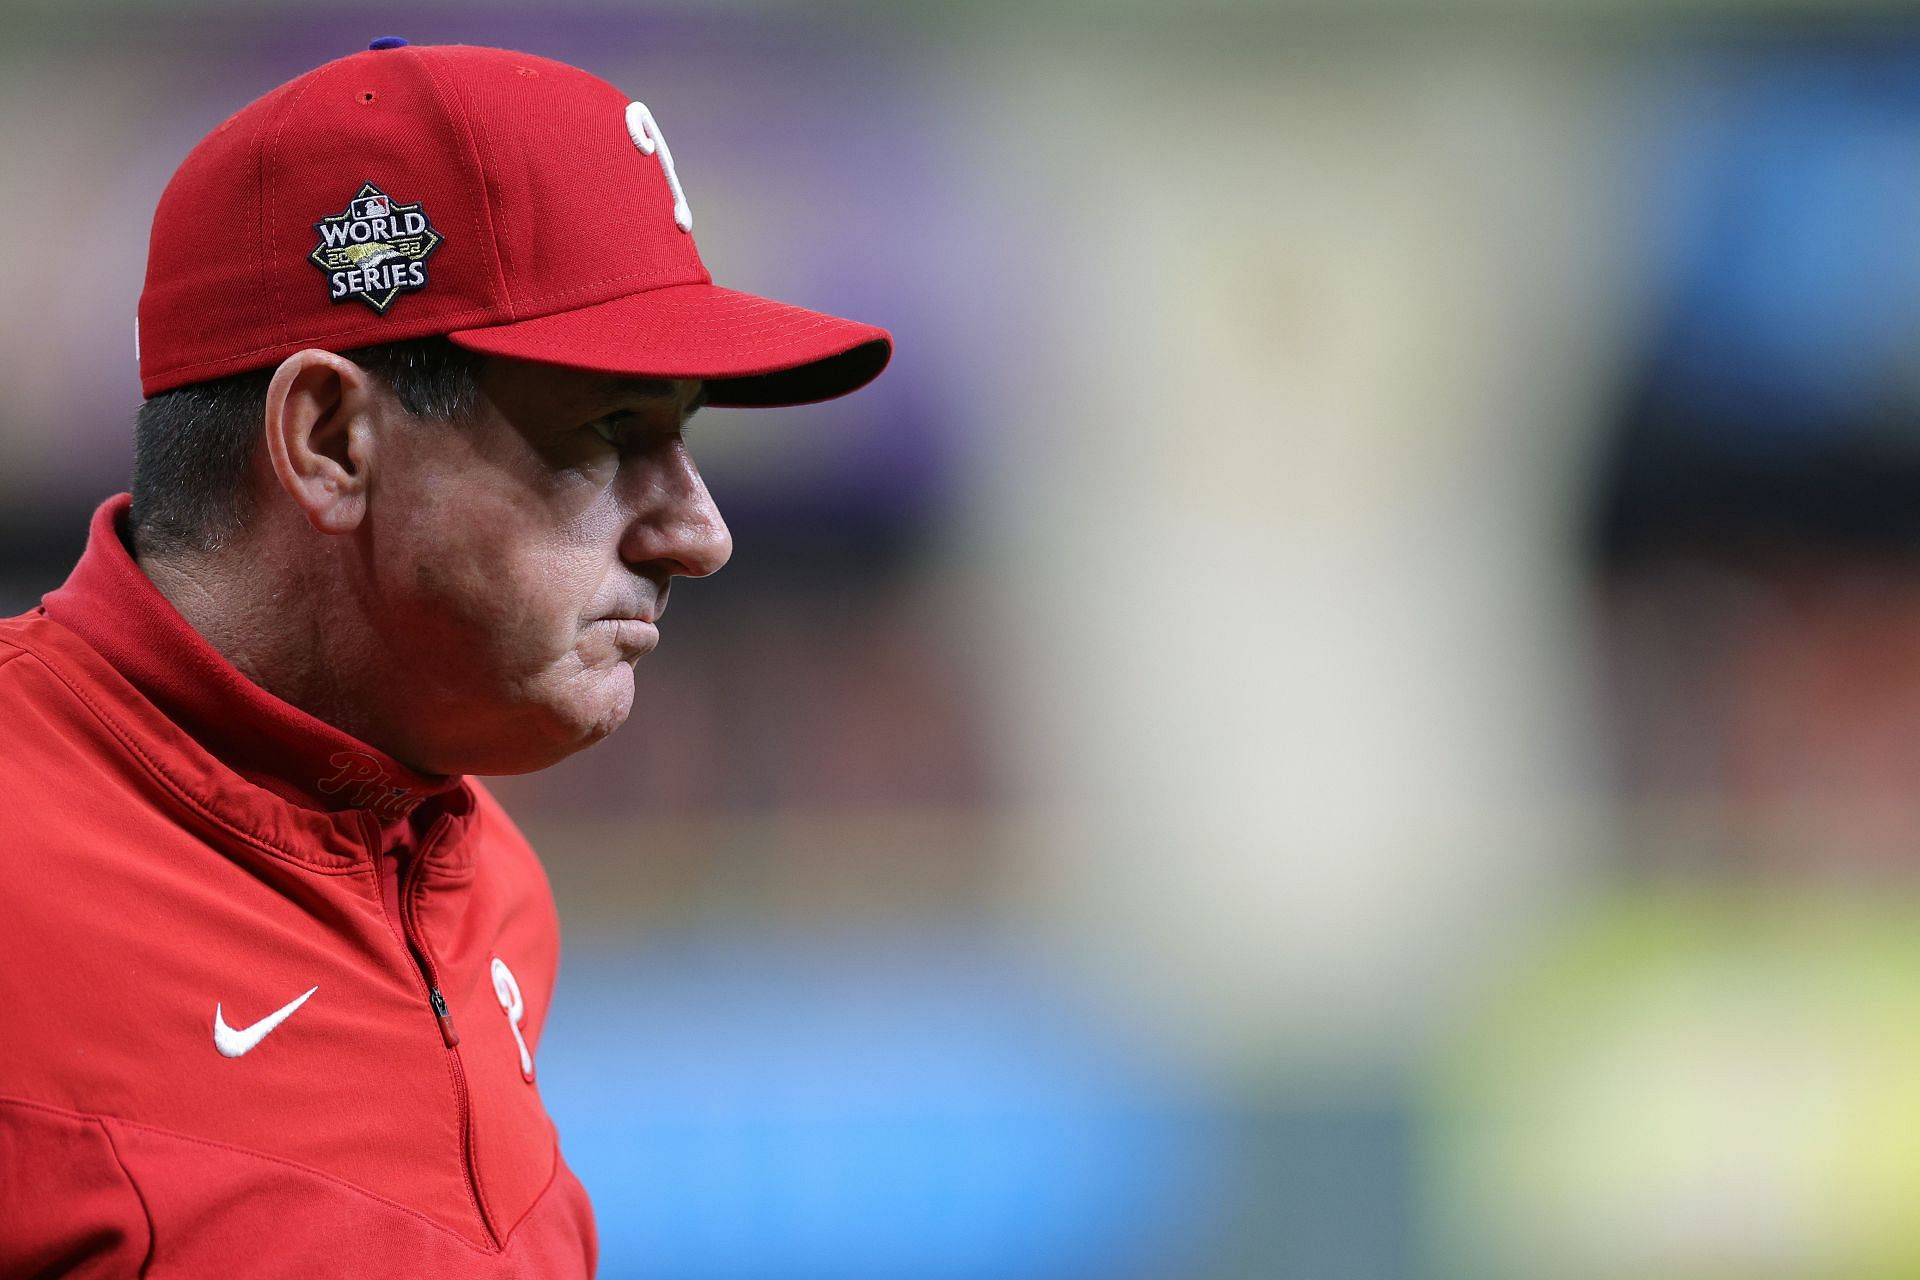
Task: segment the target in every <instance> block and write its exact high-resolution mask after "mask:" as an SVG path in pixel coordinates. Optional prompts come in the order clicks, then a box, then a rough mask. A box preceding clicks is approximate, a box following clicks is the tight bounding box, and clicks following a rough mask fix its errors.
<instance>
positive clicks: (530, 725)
mask: <svg viewBox="0 0 1920 1280" xmlns="http://www.w3.org/2000/svg"><path fill="white" fill-rule="evenodd" d="M604 677H605V678H604V679H603V680H602V681H600V682H597V687H595V688H594V689H592V690H591V691H590V692H589V691H588V690H583V689H574V690H570V691H569V692H570V693H571V694H572V696H571V697H569V698H566V699H564V700H560V701H557V702H553V703H546V704H543V705H541V706H539V707H537V708H535V709H532V714H528V715H522V716H519V717H516V718H515V720H514V722H513V723H512V724H511V725H510V726H503V727H502V728H501V729H500V730H498V731H497V732H495V733H493V734H490V735H488V738H487V740H486V741H485V742H484V743H479V744H475V745H474V746H473V748H472V750H471V752H470V753H469V758H470V759H471V760H472V761H473V763H471V764H467V765H466V766H464V767H462V768H458V769H453V770H445V771H444V772H454V773H478V774H484V775H487V776H492V777H503V776H506V775H509V774H518V773H535V772H538V771H539V770H541V769H545V768H547V767H548V766H549V765H555V764H558V763H560V762H561V761H562V760H565V759H566V758H567V757H568V756H571V755H575V754H577V753H579V752H582V751H585V750H586V749H587V748H588V747H591V746H593V745H594V744H596V743H598V742H600V741H601V740H603V739H605V738H606V737H608V736H609V735H611V734H612V733H613V731H614V730H616V729H618V728H619V727H620V726H621V725H623V724H625V723H626V722H627V717H628V716H629V715H630V714H632V712H633V668H631V667H629V666H627V665H625V664H624V663H623V664H621V665H620V667H619V669H618V671H615V672H608V673H604Z"/></svg>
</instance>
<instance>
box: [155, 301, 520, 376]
mask: <svg viewBox="0 0 1920 1280" xmlns="http://www.w3.org/2000/svg"><path fill="white" fill-rule="evenodd" d="M492 314H493V313H492V310H491V308H469V309H468V310H466V311H456V312H455V313H454V314H453V315H452V316H450V317H448V318H447V319H445V320H441V321H436V322H435V323H436V326H439V327H436V328H435V329H434V330H433V332H434V333H435V334H440V333H446V332H448V331H450V330H452V329H460V328H465V327H466V326H465V325H464V324H462V323H461V322H462V321H465V320H468V319H479V320H489V319H491V318H492ZM367 323H368V322H367V321H365V320H362V321H360V322H359V323H358V324H355V325H353V326H351V327H349V328H346V329H333V330H330V331H329V332H326V333H310V334H307V335H306V336H304V337H301V338H297V339H296V338H282V339H281V340H280V341H278V342H269V343H268V344H267V345H266V346H264V347H254V348H253V349H251V350H249V351H229V352H227V353H226V354H225V355H221V356H215V357H214V358H213V359H211V360H195V361H194V362H193V363H192V364H174V365H168V366H167V367H166V368H164V369H161V370H159V371H158V372H156V373H155V374H154V375H153V377H155V378H164V377H166V376H168V375H169V374H175V373H186V372H188V371H189V370H193V369H207V368H211V367H212V366H214V365H217V364H225V363H227V362H228V361H229V360H245V359H247V358H249V357H251V356H257V355H260V354H262V353H264V352H268V351H278V350H279V349H280V348H281V347H284V346H288V345H291V344H293V343H295V342H301V343H309V342H325V341H326V340H327V339H329V338H338V337H340V336H342V335H343V334H349V333H360V332H362V331H363V330H364V327H365V325H366V324H367ZM377 340H378V339H377V338H370V339H369V341H377ZM387 341H389V342H403V341H405V339H403V338H389V339H387Z"/></svg>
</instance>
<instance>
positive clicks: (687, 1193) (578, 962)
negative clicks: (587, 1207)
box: [540, 930, 1224, 1280]
mask: <svg viewBox="0 0 1920 1280" xmlns="http://www.w3.org/2000/svg"><path fill="white" fill-rule="evenodd" d="M1150 1061H1151V1055H1149V1054H1145V1053H1143V1052H1142V1047H1141V1046H1139V1045H1137V1044H1130V1043H1128V1042H1127V1039H1126V1037H1124V1036H1122V1035H1120V1034H1119V1033H1117V1032H1116V1031H1115V1030H1114V1029H1113V1028H1112V1027H1111V1026H1110V1025H1106V1024H1105V1023H1104V1022H1103V1020H1102V1019H1101V1018H1100V1017H1099V1016H1097V1014H1096V1013H1095V1012H1094V1011H1093V1010H1092V1009H1091V1008H1090V1007H1089V1004H1088V1001H1087V1000H1086V998H1085V997H1084V996H1080V995H1077V994H1076V993H1075V992H1074V991H1073V989H1072V988H1071V987H1069V986H1067V985H1064V984H1062V983H1061V982H1059V981H1058V980H1056V979H1054V978H1053V977H1051V976H1049V975H1048V974H1047V973H1046V972H1045V970H1044V968H1043V967H1042V966H1041V965H1039V964H1038V963H1037V962H1036V961H1035V960H1033V959H1032V958H1031V957H1028V956H1022V955H1020V954H1018V953H1016V952H1014V951H1012V950H1009V949H1006V948H1004V947H1000V946H997V945H996V944H994V943H993V942H992V941H990V940H987V939H984V938H982V937H980V936H977V935H976V936H960V935H949V936H933V937H928V936H926V935H924V934H923V935H920V936H917V937H913V938H906V937H902V936H899V935H898V934H897V933H892V932H882V933H881V934H869V935H868V936H866V937H864V938H861V937H857V936H856V937H848V936H844V935H836V936H835V937H833V938H832V939H830V940H824V939H820V938H817V937H813V938H810V937H806V936H803V935H797V934H794V935H787V936H777V935H776V936H769V935H767V934H765V933H764V932H761V931H758V930H756V931H753V932H751V933H747V932H733V931H722V930H716V931H711V932H705V933H699V934H690V935H686V936H683V937H680V938H677V939H674V940H670V941H665V942H660V943H656V944H651V945H647V946H643V947H638V948H634V949H631V950H629V949H622V948H614V947H606V946H598V947H593V948H583V949H576V950H574V951H572V952H570V953H569V955H568V956H567V958H566V962H565V969H564V976H563V978H562V983H561V987H560V992H559V995H558V997H557V998H556V1002H555V1007H554V1013H553V1018H552V1020H551V1022H550V1024H549V1025H548V1027H547V1030H546V1032H545V1037H544V1040H543V1042H542V1045H541V1057H540V1073H541V1090H542V1093H543V1095H544V1096H545V1098H546V1101H547V1105H548V1107H549V1108H550V1110H551V1111H552V1114H553V1116H554V1119H555V1123H556V1124H557V1125H558V1126H559V1129H560V1133H561V1140H562V1144H563V1148H564V1150H565V1152H566V1155H567V1159H568V1161H569V1163H570V1164H571V1165H572V1167H573V1169H574V1170H575V1172H576V1173H578V1174H579V1176H580V1178H581V1180H582V1181H583V1182H584V1183H585V1184H586V1185H587V1188H588V1190H589V1191H590V1192H591V1193H592V1195H593V1199H594V1204H595V1207H596V1211H597V1213H598V1215H599V1222H600V1231H601V1247H602V1267H601V1275H602V1276H603V1277H606V1278H607V1280H619V1278H620V1277H624V1276H641V1275H645V1276H648V1277H652V1278H654V1280H720V1278H721V1277H725V1278H727V1280H744V1278H750V1277H767V1278H769V1280H772V1278H774V1277H780V1278H782V1280H801V1278H804V1277H822V1278H823V1280H824V1278H827V1277H833V1278H836V1280H850V1278H857V1277H872V1278H874V1280H881V1278H893V1277H898V1278H900V1280H909V1278H914V1280H933V1278H945V1277H950V1278H952V1280H962V1278H967V1280H972V1278H978V1280H1018V1278H1023V1277H1034V1278H1036V1280H1037V1278H1040V1277H1078V1276H1101V1277H1125V1276H1146V1275H1155V1274H1165V1271H1164V1267H1165V1265H1166V1263H1167V1262H1168V1261H1169V1258H1170V1256H1171V1255H1173V1254H1176V1253H1179V1252H1181V1248H1182V1247H1184V1249H1185V1251H1186V1252H1187V1253H1188V1254H1190V1253H1191V1246H1192V1243H1193V1238H1194V1237H1195V1235H1196V1234H1199V1233H1202V1232H1203V1231H1204V1229H1205V1227H1206V1225H1207V1223H1208V1219H1209V1215H1210V1206H1212V1205H1214V1204H1216V1203H1217V1202H1218V1201H1219V1199H1220V1191H1221V1186H1222V1175H1223V1173H1224V1169H1223V1168H1222V1156H1223V1149H1222V1147H1221V1143H1220V1135H1219V1134H1218V1133H1217V1132H1216V1131H1215V1130H1214V1128H1213V1124H1212V1123H1211V1122H1209V1121H1208V1120H1206V1119H1205V1118H1203V1115H1202V1113H1201V1112H1199V1111H1198V1110H1197V1109H1196V1108H1195V1107H1194V1106H1193V1105H1192V1104H1191V1101H1190V1099H1191V1096H1192V1095H1191V1093H1190V1088H1189V1084H1190V1082H1183V1081H1181V1080H1180V1079H1179V1078H1178V1076H1177V1075H1176V1074H1175V1073H1173V1072H1172V1071H1170V1070H1167V1069H1163V1068H1156V1067H1152V1066H1149V1065H1148V1063H1149V1062H1150Z"/></svg>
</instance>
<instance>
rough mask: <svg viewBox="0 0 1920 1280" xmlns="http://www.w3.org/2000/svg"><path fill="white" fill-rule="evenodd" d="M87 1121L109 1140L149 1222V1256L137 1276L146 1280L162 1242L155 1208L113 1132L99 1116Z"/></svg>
mask: <svg viewBox="0 0 1920 1280" xmlns="http://www.w3.org/2000/svg"><path fill="white" fill-rule="evenodd" d="M87 1120H88V1121H89V1122H90V1123H91V1124H93V1125H94V1126H95V1127H97V1128H98V1129H99V1130H100V1136H101V1137H103V1138H105V1139H106V1140H107V1150H109V1151H111V1152H112V1153H113V1162H114V1163H115V1164H117V1165H119V1166H120V1176H121V1177H123V1178H125V1179H126V1180H127V1187H128V1189H129V1190H131V1191H132V1192H133V1198H134V1200H135V1201H136V1202H137V1203H138V1204H139V1205H140V1214H141V1216H142V1217H144V1218H145V1219H146V1220H147V1254H146V1256H145V1257H144V1258H142V1259H140V1270H139V1271H138V1272H136V1273H135V1274H136V1275H138V1276H139V1277H141V1280H145V1276H146V1274H147V1270H148V1268H150V1267H152V1266H153V1251H154V1249H155V1247H156V1246H157V1245H158V1244H159V1241H160V1232H159V1229H158V1228H157V1227H155V1226H154V1222H153V1206H151V1205H149V1204H148V1203H147V1195H146V1192H144V1191H142V1190H140V1182H139V1180H138V1179H137V1178H135V1177H134V1176H133V1170H131V1169H129V1168H127V1160H126V1157H125V1156H123V1155H121V1154H120V1144H119V1143H118V1142H115V1141H114V1139H113V1130H112V1129H110V1128H108V1127H107V1124H106V1121H104V1120H102V1119H101V1118H100V1117H99V1116H88V1117H87Z"/></svg>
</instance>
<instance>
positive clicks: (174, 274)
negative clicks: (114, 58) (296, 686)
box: [136, 37, 893, 405]
mask: <svg viewBox="0 0 1920 1280" xmlns="http://www.w3.org/2000/svg"><path fill="white" fill-rule="evenodd" d="M692 227H693V217H692V212H691V209H690V207H689V205H688V203H687V200H686V197H685V194H684V192H683V190H682V188H681V186H680V180H679V176H678V174H677V172H676V170H675V168H674V163H673V154H672V152H671V151H670V150H669V149H668V147H667V143H666V139H665V138H664V137H663V136H662V134H661V131H660V127H659V125H658V123H657V122H656V121H655V120H654V119H653V115H652V113H651V112H650V111H649V110H648V109H647V107H646V106H644V105H642V104H641V103H639V102H636V101H634V100H632V99H631V98H629V97H628V96H627V95H626V94H625V93H622V92H621V91H620V90H619V89H616V88H614V87H613V86H612V85H610V84H608V83H607V82H606V81H604V80H600V79H598V78H597V77H594V76H591V75H588V74H587V73H586V72H584V71H581V70H580V69H578V68H577V67H570V66H568V65H566V64H565V63H561V62H553V61H551V60H549V59H546V58H536V57H532V56H530V55H528V54H524V53H513V52H509V51H507V50H503V49H481V48H473V47H469V46H465V45H428V46H415V45H409V44H407V42H406V41H404V40H401V39H398V38H397V37H382V38H381V39H379V40H376V41H374V43H373V46H372V47H371V48H370V49H369V50H368V51H367V52H365V53H357V54H354V55H353V56H351V57H347V58H341V59H339V60H337V61H334V62H329V63H327V64H326V65H325V66H322V67H318V68H316V69H315V70H313V71H309V72H308V73H307V74H305V75H303V76H301V77H299V78H298V79H296V80H292V81H289V82H288V83H286V84H284V85H281V86H280V87H279V88H278V89H275V90H273V91H272V92H270V93H268V94H266V95H265V96H264V97H261V98H259V99H257V100H256V101H254V102H253V103H251V104H249V105H248V106H246V107H244V108H242V109H241V110H240V111H239V112H238V113H237V114H235V115H234V116H233V117H231V118H230V119H228V120H227V121H226V122H225V123H223V124H221V125H220V126H219V127H218V128H216V129H215V130H214V131H213V132H212V133H211V134H209V135H208V136H207V137H206V138H205V139H203V140H202V141H201V142H200V144H199V145H198V146H197V147H195V148H194V149H193V151H192V152H191V153H190V154H189V155H188V156H187V158H186V160H185V161H184V162H182V163H181V165H180V168H179V170H178V171H177V172H175V174H174V175H173V180H172V181H171V182H170V183H168V184H167V189H166V192H165V193H164V194H163V195H162V196H161V197H160V206H159V208H158V209H157V210H156V211H155V213H154V216H153V237H152V242H151V245H150V247H149V251H148V255H147V280H146V288H145V290H144V291H143V292H142V293H141V295H140V317H139V327H138V329H137V330H136V333H137V345H138V348H139V357H140V386H141V390H142V392H143V393H144V394H146V395H149V396H151V395H154V394H157V393H158V392H162V391H167V390H171V389H172V388H175V387H180V386H185V385H188V384H189V383H195V382H206V381H209V380H211V379H215V378H222V377H226V376H227V375H229V374H234V373H241V372H244V371H246V370H249V369H261V368H269V367H271V366H273V365H276V364H278V363H279V362H280V361H281V360H283V359H285V358H286V357H287V356H289V355H291V354H293V353H294V352H295V351H299V350H301V349H302V348H306V347H319V348H322V349H325V350H330V351H348V350H352V349H353V348H355V347H364V346H372V345H374V344H377V343H386V342H399V341H404V340H406V339H410V338H422V337H427V336H430V335H435V334H444V335H446V336H447V337H448V338H449V339H450V340H451V341H453V342H454V343H456V344H458V345H460V346H462V347H466V348H468V349H470V350H473V351H478V352H484V353H486V354H490V355H498V356H511V357H515V358H517V359H522V360H539V361H545V362H547V363H550V364H559V365H566V366H568V367H571V368H576V369H588V370H593V371H596V372H602V373H613V374H624V375H629V376H635V377H657V378H698V379H702V380H704V381H705V382H706V383H707V399H708V402H709V403H712V404H717V405H782V404H806V403H811V402H813V401H817V400H829V399H832V398H833V397H835V396H841V395H845V394H847V393H848V392H850V391H854V390H857V389H858V388H860V387H862V386H865V385H866V384H867V383H868V382H871V381H872V380H873V379H874V378H875V377H876V376H877V375H878V374H879V372H880V370H881V369H883V368H884V367H886V363H887V359H888V357H889V356H890V355H891V354H892V351H893V339H892V338H891V336H890V335H888V333H887V331H886V330H884V329H879V328H875V327H874V326H872V325H867V324H860V323H857V322H855V321H852V320H842V319H840V318H838V317H837V316H830V315H824V314H822V313H820V312H817V311H808V310H805V309H803V308H800V307H794V306H788V305H787V304H785V303H781V302H774V301H771V300H770V299H767V298H759V297H755V296H753V295H752V294H746V293H737V292H735V291H733V290H731V289H722V288H720V287H719V286H717V285H715V284H714V283H713V277H712V276H710V275H708V274H707V269H706V267H704V266H703V265H701V262H700V254H699V251H698V249H696V248H695V247H694V242H693V235H692Z"/></svg>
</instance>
